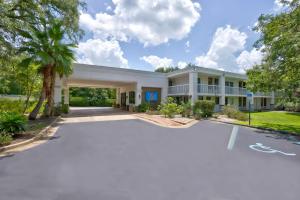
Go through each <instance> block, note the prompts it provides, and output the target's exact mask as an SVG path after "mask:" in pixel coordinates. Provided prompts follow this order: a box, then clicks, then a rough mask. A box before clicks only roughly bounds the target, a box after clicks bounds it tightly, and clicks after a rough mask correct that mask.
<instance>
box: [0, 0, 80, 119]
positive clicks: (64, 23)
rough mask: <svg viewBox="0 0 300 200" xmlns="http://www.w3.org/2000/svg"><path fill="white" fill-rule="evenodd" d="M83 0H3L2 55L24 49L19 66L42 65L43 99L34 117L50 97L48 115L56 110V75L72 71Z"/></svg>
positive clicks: (0, 5)
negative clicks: (54, 107)
mask: <svg viewBox="0 0 300 200" xmlns="http://www.w3.org/2000/svg"><path fill="white" fill-rule="evenodd" d="M83 7H84V3H83V2H82V1H81V0H66V1H59V0H22V1H21V0H11V1H0V47H1V48H0V50H1V52H0V59H2V60H4V59H9V58H10V55H14V54H15V53H21V54H22V55H25V56H26V57H28V58H26V59H24V60H23V61H22V63H21V64H20V66H23V67H24V66H25V67H28V66H30V64H34V65H37V66H39V71H40V72H41V74H43V79H44V80H43V87H42V88H43V89H42V92H41V96H40V100H39V102H38V104H37V106H36V107H35V109H34V110H33V112H32V113H31V114H30V116H29V118H30V119H35V118H36V115H37V113H38V110H39V108H40V107H41V105H42V103H43V101H44V99H45V98H47V105H48V106H47V108H48V109H47V110H46V111H47V112H46V115H52V114H53V89H54V82H55V75H56V73H58V74H59V75H60V76H63V75H68V74H70V73H71V64H72V60H73V53H72V51H71V49H70V48H71V47H74V46H75V45H74V44H76V43H77V42H78V40H79V38H80V37H81V36H82V33H83V32H82V30H80V29H79V25H78V20H79V12H78V8H83Z"/></svg>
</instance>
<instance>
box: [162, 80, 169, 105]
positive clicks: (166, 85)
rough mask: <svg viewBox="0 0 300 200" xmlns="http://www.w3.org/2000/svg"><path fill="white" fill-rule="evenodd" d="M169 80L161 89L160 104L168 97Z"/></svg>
mask: <svg viewBox="0 0 300 200" xmlns="http://www.w3.org/2000/svg"><path fill="white" fill-rule="evenodd" d="M168 88H169V80H168V79H167V80H166V81H165V84H164V86H163V87H162V88H161V103H163V102H164V101H165V100H166V99H167V97H168Z"/></svg>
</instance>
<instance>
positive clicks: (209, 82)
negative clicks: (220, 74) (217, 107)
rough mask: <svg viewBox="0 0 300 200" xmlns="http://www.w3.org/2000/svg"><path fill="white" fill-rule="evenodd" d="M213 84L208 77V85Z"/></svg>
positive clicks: (211, 79)
mask: <svg viewBox="0 0 300 200" xmlns="http://www.w3.org/2000/svg"><path fill="white" fill-rule="evenodd" d="M212 84H213V78H211V77H208V85H212Z"/></svg>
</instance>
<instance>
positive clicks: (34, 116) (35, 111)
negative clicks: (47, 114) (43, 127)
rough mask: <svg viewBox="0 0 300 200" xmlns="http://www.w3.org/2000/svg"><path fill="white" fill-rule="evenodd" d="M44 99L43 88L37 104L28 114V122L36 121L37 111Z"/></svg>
mask: <svg viewBox="0 0 300 200" xmlns="http://www.w3.org/2000/svg"><path fill="white" fill-rule="evenodd" d="M45 97H46V92H45V88H44V87H43V88H42V92H41V96H40V98H39V101H38V103H37V104H36V106H35V107H34V109H33V110H32V112H31V113H30V114H29V117H28V119H29V120H35V119H36V117H37V115H38V114H39V111H40V109H41V107H42V105H43V103H44V100H45Z"/></svg>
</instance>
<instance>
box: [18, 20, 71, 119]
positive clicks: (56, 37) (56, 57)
mask: <svg viewBox="0 0 300 200" xmlns="http://www.w3.org/2000/svg"><path fill="white" fill-rule="evenodd" d="M31 33H32V34H31V35H30V36H28V37H27V38H28V41H27V42H24V44H23V46H22V47H21V48H20V51H23V52H26V53H27V54H28V57H27V58H25V59H24V60H23V61H22V62H21V63H20V65H21V66H25V67H26V66H28V65H29V64H32V63H34V64H35V65H37V66H39V71H40V72H41V74H42V77H43V86H42V91H41V95H40V98H39V102H38V103H37V105H36V107H35V108H34V110H33V111H32V113H30V115H29V119H35V118H36V116H37V114H38V112H39V110H40V107H41V105H42V104H43V102H44V100H45V99H47V110H46V113H45V114H46V116H51V115H53V113H54V110H53V94H54V84H55V78H56V74H58V75H59V76H60V77H63V76H68V75H70V74H71V72H72V67H71V66H72V62H73V60H74V54H73V51H72V49H71V48H74V47H75V45H74V44H73V43H71V44H65V43H63V36H64V34H65V32H64V30H63V26H62V22H61V21H58V20H53V22H52V23H50V24H47V26H46V28H45V30H44V31H40V30H38V29H35V28H32V32H31Z"/></svg>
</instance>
